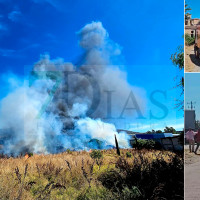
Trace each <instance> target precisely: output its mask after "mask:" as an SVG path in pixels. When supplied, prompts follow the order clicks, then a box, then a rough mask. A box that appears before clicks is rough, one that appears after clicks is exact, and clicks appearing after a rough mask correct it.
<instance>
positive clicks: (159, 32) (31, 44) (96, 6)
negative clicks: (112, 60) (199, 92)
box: [0, 0, 192, 131]
mask: <svg viewBox="0 0 200 200" xmlns="http://www.w3.org/2000/svg"><path fill="white" fill-rule="evenodd" d="M191 6H192V5H191ZM92 21H101V22H102V24H103V26H104V27H105V29H106V30H107V31H108V33H109V36H110V38H111V39H112V40H113V41H115V42H116V43H118V44H119V45H120V46H121V47H122V54H123V64H124V65H125V69H126V71H127V74H128V81H129V83H130V84H131V85H134V86H137V87H141V88H143V89H144V90H145V91H146V94H147V107H148V108H147V111H146V114H145V115H146V119H145V120H142V121H140V120H138V121H135V122H133V123H132V124H131V125H130V127H131V129H133V130H136V131H137V130H138V131H146V130H148V129H150V128H154V129H161V128H163V127H164V126H165V125H167V126H174V127H175V128H178V129H180V128H182V127H183V113H182V111H178V110H177V109H174V104H175V100H174V99H175V98H179V95H180V91H179V90H178V89H175V88H174V87H175V85H176V81H175V80H174V78H175V77H176V76H177V75H180V72H179V70H178V69H177V68H176V67H174V66H173V65H172V63H171V60H170V56H171V54H172V53H174V52H175V51H176V49H177V47H178V46H179V45H181V44H183V37H182V36H183V33H184V2H183V0H176V1H172V0H163V1H160V0H152V1H149V0H135V1H132V0H126V1H123V0H95V1H94V0H93V1H92V0H84V1H82V0H75V1H71V0H69V1H65V0H26V1H24V0H0V73H1V74H4V73H7V72H13V73H15V74H17V75H21V76H23V73H24V68H25V66H30V65H33V64H34V63H35V62H37V61H38V60H39V58H40V55H41V54H43V53H45V52H48V53H49V54H50V56H51V58H52V59H54V58H58V57H61V58H63V59H64V60H65V61H67V62H74V63H75V62H76V60H77V59H78V58H79V56H80V54H81V49H80V47H79V45H78V37H77V34H76V32H77V31H79V30H80V29H81V28H82V27H83V26H84V25H85V24H87V23H90V22H92ZM155 90H161V91H163V92H166V98H165V97H164V96H163V95H162V94H161V93H160V94H157V95H158V96H157V97H156V98H157V99H158V101H159V102H160V103H162V104H164V105H165V106H166V107H167V108H168V110H169V112H168V114H167V116H166V117H165V118H164V119H162V120H152V119H151V120H150V117H149V110H152V112H153V113H154V114H155V115H157V116H162V114H163V113H162V112H163V111H162V110H161V109H160V108H159V107H158V106H155V105H154V104H152V102H151V101H150V99H149V97H150V95H151V93H152V92H153V91H155ZM2 92H3V91H2Z"/></svg>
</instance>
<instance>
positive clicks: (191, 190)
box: [184, 145, 200, 200]
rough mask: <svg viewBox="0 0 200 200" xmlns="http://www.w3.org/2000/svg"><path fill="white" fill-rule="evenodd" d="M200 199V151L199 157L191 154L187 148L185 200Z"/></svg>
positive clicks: (199, 151)
mask: <svg viewBox="0 0 200 200" xmlns="http://www.w3.org/2000/svg"><path fill="white" fill-rule="evenodd" d="M199 197H200V150H198V152H197V155H195V154H194V153H189V150H188V145H187V146H185V198H184V199H185V200H199Z"/></svg>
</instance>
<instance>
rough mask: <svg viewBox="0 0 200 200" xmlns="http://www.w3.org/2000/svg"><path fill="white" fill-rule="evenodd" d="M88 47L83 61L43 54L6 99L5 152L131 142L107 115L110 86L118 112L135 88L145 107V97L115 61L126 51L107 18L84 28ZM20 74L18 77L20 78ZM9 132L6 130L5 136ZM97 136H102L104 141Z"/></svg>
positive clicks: (1, 113) (1, 114)
mask: <svg viewBox="0 0 200 200" xmlns="http://www.w3.org/2000/svg"><path fill="white" fill-rule="evenodd" d="M78 36H79V38H80V40H79V42H80V46H81V47H82V48H83V50H84V54H83V56H82V57H81V60H79V61H78V63H79V64H78V66H74V65H73V64H72V63H65V62H63V61H61V60H51V59H50V57H49V56H48V55H44V56H42V57H41V59H40V61H39V62H37V63H36V64H35V65H34V67H33V71H32V72H31V75H30V76H29V77H28V78H27V79H26V80H25V81H24V83H23V84H21V83H20V84H17V83H16V81H11V82H12V83H13V82H14V83H15V88H14V90H12V91H10V92H9V94H8V95H7V96H6V97H5V98H4V99H2V101H1V104H0V128H1V129H3V130H7V131H6V134H5V132H4V131H0V142H1V143H3V150H2V151H3V153H6V154H14V155H17V154H19V153H22V152H26V151H27V152H28V151H29V152H34V153H56V152H59V151H63V150H65V149H67V148H70V149H75V150H80V149H88V148H108V147H109V146H114V145H115V144H114V141H115V140H114V134H116V135H117V138H118V140H119V141H118V142H119V145H120V146H121V147H129V136H128V135H127V134H125V133H119V134H118V133H117V130H116V128H115V126H114V125H113V124H110V123H108V122H109V120H108V122H103V119H104V118H106V116H107V106H108V105H107V91H112V92H113V100H112V107H111V109H112V114H113V115H114V116H116V115H117V116H118V115H119V114H120V113H121V110H122V109H123V106H124V104H125V101H126V99H127V97H128V96H129V94H130V92H131V91H132V92H133V93H134V95H135V98H136V100H137V102H139V106H140V109H141V110H144V107H145V101H144V98H143V97H142V95H141V92H140V89H138V88H136V87H133V86H131V85H129V84H128V82H127V78H126V73H125V72H123V71H122V70H120V67H119V66H117V65H113V64H112V63H113V61H114V62H116V61H117V58H118V57H119V56H120V54H121V48H120V46H119V45H118V44H116V43H114V42H113V41H111V40H110V39H109V35H108V33H107V31H106V30H105V29H104V27H103V26H102V24H101V22H92V23H91V24H87V25H86V26H84V27H83V28H82V29H81V30H80V31H79V32H78ZM14 80H15V78H14ZM5 135H6V136H5ZM97 141H101V145H100V146H99V143H98V142H97Z"/></svg>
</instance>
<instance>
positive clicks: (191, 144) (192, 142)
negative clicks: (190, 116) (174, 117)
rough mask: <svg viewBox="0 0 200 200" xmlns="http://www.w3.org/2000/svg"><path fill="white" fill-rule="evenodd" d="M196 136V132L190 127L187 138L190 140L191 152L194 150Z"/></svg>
mask: <svg viewBox="0 0 200 200" xmlns="http://www.w3.org/2000/svg"><path fill="white" fill-rule="evenodd" d="M194 136H195V133H194V131H193V130H192V129H191V128H190V129H189V131H188V132H187V133H186V135H185V137H186V139H187V140H188V142H189V150H190V153H191V152H194Z"/></svg>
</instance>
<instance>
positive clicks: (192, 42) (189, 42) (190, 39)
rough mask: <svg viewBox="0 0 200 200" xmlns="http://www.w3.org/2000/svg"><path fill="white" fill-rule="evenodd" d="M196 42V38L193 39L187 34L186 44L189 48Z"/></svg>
mask: <svg viewBox="0 0 200 200" xmlns="http://www.w3.org/2000/svg"><path fill="white" fill-rule="evenodd" d="M194 42H195V38H194V37H191V36H190V35H189V34H187V33H186V34H185V44H186V45H187V46H190V45H193V44H194Z"/></svg>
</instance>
